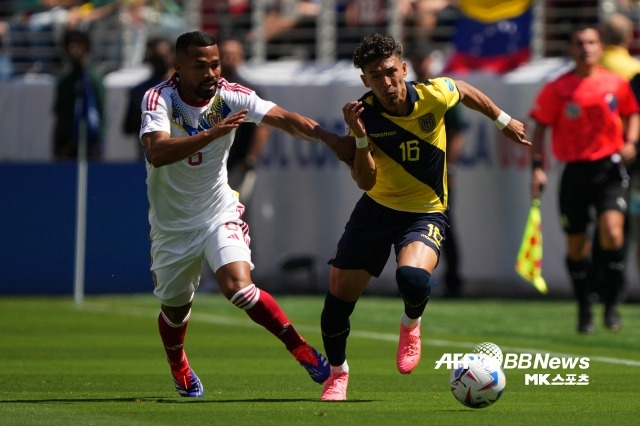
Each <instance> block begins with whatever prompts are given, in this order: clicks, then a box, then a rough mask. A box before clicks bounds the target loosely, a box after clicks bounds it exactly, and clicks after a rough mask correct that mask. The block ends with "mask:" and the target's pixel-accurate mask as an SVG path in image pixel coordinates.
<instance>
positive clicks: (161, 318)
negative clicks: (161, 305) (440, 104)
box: [158, 312, 189, 371]
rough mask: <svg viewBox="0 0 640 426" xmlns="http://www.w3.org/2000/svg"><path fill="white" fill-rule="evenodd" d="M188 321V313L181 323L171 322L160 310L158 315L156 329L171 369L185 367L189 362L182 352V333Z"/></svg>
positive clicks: (177, 369)
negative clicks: (158, 331)
mask: <svg viewBox="0 0 640 426" xmlns="http://www.w3.org/2000/svg"><path fill="white" fill-rule="evenodd" d="M188 323H189V315H187V317H186V319H185V320H184V322H183V323H182V324H179V325H177V324H173V323H172V322H171V321H169V319H168V318H167V317H166V316H165V315H164V313H163V312H160V315H158V329H159V330H160V338H162V343H163V344H164V350H165V352H166V353H167V361H169V365H170V366H171V370H172V371H179V370H182V369H184V368H186V367H187V366H188V365H189V363H188V361H187V357H186V355H185V353H184V349H183V346H184V335H185V333H186V332H187V324H188Z"/></svg>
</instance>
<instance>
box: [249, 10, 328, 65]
mask: <svg viewBox="0 0 640 426" xmlns="http://www.w3.org/2000/svg"><path fill="white" fill-rule="evenodd" d="M320 8H321V6H320V4H319V3H317V2H315V1H314V0H274V1H272V2H271V5H270V6H269V7H268V9H267V12H266V14H265V17H264V20H263V22H262V36H263V37H264V40H265V42H266V43H267V59H269V60H273V59H279V58H283V57H295V58H304V59H314V58H315V49H309V48H308V47H309V46H313V45H314V44H315V42H316V32H315V26H316V17H317V15H318V13H319V12H320ZM255 37H256V32H255V29H253V30H251V31H250V32H249V33H248V34H247V35H246V38H245V41H246V42H249V43H250V42H252V41H253V40H254V38H255Z"/></svg>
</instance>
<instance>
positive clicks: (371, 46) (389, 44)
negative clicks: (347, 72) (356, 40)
mask: <svg viewBox="0 0 640 426" xmlns="http://www.w3.org/2000/svg"><path fill="white" fill-rule="evenodd" d="M392 56H397V57H402V45H400V43H398V42H397V41H395V40H394V39H393V37H391V36H389V35H385V34H379V33H373V34H370V35H368V36H366V37H365V38H363V39H362V41H361V42H360V44H358V47H356V50H355V51H354V52H353V66H354V67H356V68H360V69H364V67H365V66H366V65H367V64H370V63H372V62H377V61H380V60H383V59H387V58H390V57H392Z"/></svg>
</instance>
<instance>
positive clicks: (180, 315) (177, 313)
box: [160, 299, 192, 324]
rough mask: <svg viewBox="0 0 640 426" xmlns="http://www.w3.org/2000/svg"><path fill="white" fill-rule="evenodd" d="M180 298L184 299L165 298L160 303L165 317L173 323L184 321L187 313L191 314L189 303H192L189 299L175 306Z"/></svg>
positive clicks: (187, 315) (187, 316) (186, 318)
mask: <svg viewBox="0 0 640 426" xmlns="http://www.w3.org/2000/svg"><path fill="white" fill-rule="evenodd" d="M176 300H178V301H176ZM182 300H184V299H169V300H165V301H163V302H162V305H161V306H160V308H161V309H162V313H163V314H164V316H165V318H166V319H167V320H168V321H169V322H171V323H173V324H182V323H184V322H185V321H186V320H188V319H189V315H190V314H191V304H192V302H191V301H189V302H187V303H186V304H184V305H181V306H175V305H176V304H179V303H180V302H181V301H182ZM167 303H168V304H167Z"/></svg>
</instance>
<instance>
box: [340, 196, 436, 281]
mask: <svg viewBox="0 0 640 426" xmlns="http://www.w3.org/2000/svg"><path fill="white" fill-rule="evenodd" d="M448 227H449V220H448V219H447V216H446V215H445V214H444V213H411V212H403V211H398V210H394V209H390V208H388V207H385V206H383V205H381V204H379V203H377V202H375V201H373V200H372V199H371V198H370V197H369V196H368V195H367V194H364V195H363V196H362V198H360V200H359V201H358V202H357V203H356V206H355V207H354V209H353V212H352V213H351V217H350V218H349V221H348V222H347V225H346V226H345V228H344V233H343V234H342V237H340V241H339V242H338V247H337V248H336V252H335V254H334V256H333V258H332V259H330V260H329V262H328V263H329V264H330V265H333V266H334V267H336V268H339V269H364V270H365V271H367V272H368V273H369V274H371V275H372V276H374V277H379V276H380V274H381V273H382V270H383V269H384V266H385V264H386V263H387V260H388V259H389V253H390V251H391V246H392V245H393V246H394V247H395V253H396V256H398V253H399V252H400V250H401V249H402V248H403V247H404V246H406V245H408V244H410V243H412V242H414V241H422V242H423V243H424V244H426V245H428V246H429V247H431V248H433V249H434V250H435V252H436V254H437V255H438V257H440V246H441V245H442V242H443V241H444V236H445V230H446V229H447V228H448Z"/></svg>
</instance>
